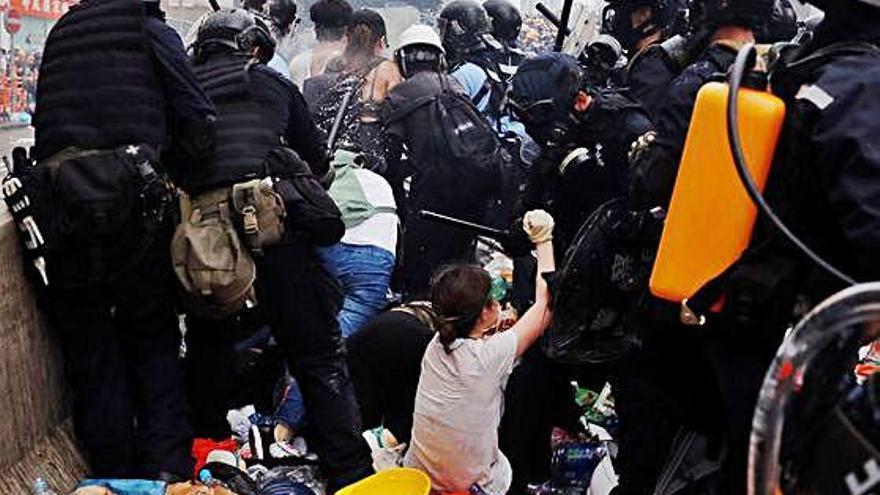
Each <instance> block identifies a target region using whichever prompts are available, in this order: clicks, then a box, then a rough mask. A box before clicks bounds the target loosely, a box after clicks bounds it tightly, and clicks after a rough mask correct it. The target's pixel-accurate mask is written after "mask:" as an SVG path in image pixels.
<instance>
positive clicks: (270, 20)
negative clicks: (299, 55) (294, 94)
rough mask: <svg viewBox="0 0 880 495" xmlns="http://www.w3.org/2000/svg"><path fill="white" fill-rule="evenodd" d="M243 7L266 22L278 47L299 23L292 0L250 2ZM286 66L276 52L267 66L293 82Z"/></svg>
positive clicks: (285, 62) (285, 61) (286, 63)
mask: <svg viewBox="0 0 880 495" xmlns="http://www.w3.org/2000/svg"><path fill="white" fill-rule="evenodd" d="M244 7H245V9H247V10H248V11H250V12H251V13H253V14H254V15H256V16H259V17H261V18H262V19H264V20H265V21H266V24H267V25H268V27H269V31H270V32H271V33H272V38H273V39H274V40H275V44H276V45H278V46H280V45H281V42H282V41H284V39H285V38H286V37H287V36H288V35H290V32H291V29H292V28H293V26H294V25H295V24H296V23H297V22H298V21H299V19H297V17H296V3H294V2H293V0H256V1H254V0H251V1H250V2H245V5H244ZM288 64H289V63H288V61H287V60H285V59H284V57H283V56H281V54H280V53H278V50H276V51H275V55H273V56H272V59H271V60H269V63H268V64H267V65H268V66H269V67H271V68H273V69H275V70H276V71H277V72H278V73H279V74H281V75H282V76H284V77H285V78H287V79H288V80H293V79H292V78H291V75H290V68H289V67H288Z"/></svg>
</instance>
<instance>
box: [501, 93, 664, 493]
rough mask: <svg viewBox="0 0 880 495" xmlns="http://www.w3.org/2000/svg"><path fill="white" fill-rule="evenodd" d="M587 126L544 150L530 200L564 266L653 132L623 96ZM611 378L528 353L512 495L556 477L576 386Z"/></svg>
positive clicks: (622, 189)
mask: <svg viewBox="0 0 880 495" xmlns="http://www.w3.org/2000/svg"><path fill="white" fill-rule="evenodd" d="M580 119H581V121H582V124H581V125H580V126H578V127H575V128H573V129H570V130H569V132H570V133H571V134H572V135H571V136H570V143H569V144H568V145H567V146H566V147H565V148H564V151H561V152H560V151H557V150H546V149H545V150H544V155H543V156H542V159H541V160H540V161H539V163H540V164H539V165H537V166H536V167H534V168H533V172H532V180H531V181H530V183H529V187H528V189H527V192H526V200H525V208H524V209H525V210H526V211H527V210H530V209H534V208H544V209H547V210H548V211H549V212H550V213H551V214H552V215H553V218H554V219H555V220H556V228H555V230H554V247H555V248H556V249H557V253H558V256H559V259H562V255H563V254H564V253H565V250H566V248H567V247H568V245H569V244H570V243H571V241H572V240H573V239H574V237H575V236H576V234H577V232H578V230H579V229H580V227H581V224H582V223H583V222H584V221H585V220H586V219H587V218H588V217H589V216H590V214H591V213H593V211H594V210H595V209H596V208H597V207H599V206H600V205H602V204H603V203H605V202H606V201H608V200H610V199H612V198H617V197H621V196H624V195H625V194H626V185H627V180H628V168H629V167H628V160H627V153H628V151H629V149H630V145H631V143H632V142H633V141H634V140H635V139H636V138H637V137H638V136H640V135H642V134H644V133H646V132H648V131H650V130H651V122H650V120H649V119H648V117H647V115H646V113H645V112H644V110H643V109H642V108H641V107H640V106H639V105H638V104H636V103H635V102H633V101H632V100H630V99H629V98H627V97H625V96H623V95H622V94H620V93H617V92H605V93H599V94H596V95H593V103H592V104H591V106H590V108H588V109H587V112H586V114H584V115H583V116H581V117H580ZM579 147H580V148H585V149H586V150H587V151H588V153H589V158H588V159H587V160H585V161H583V162H581V163H578V164H572V165H571V166H570V167H569V168H568V169H566V171H565V173H564V174H562V175H561V176H560V173H559V163H560V162H561V160H562V158H563V156H561V155H564V154H566V153H567V152H568V150H573V149H575V148H579ZM541 162H542V163H541ZM605 371H606V370H604V369H603V370H600V369H597V368H590V369H587V368H580V367H574V366H567V365H562V364H559V363H555V362H552V361H550V360H549V359H548V358H547V357H546V356H544V355H543V353H542V351H541V350H540V349H538V348H536V349H533V350H531V351H529V352H528V353H526V355H525V356H524V358H523V362H522V364H521V365H520V366H518V367H517V368H516V369H515V370H514V372H513V375H512V376H511V378H510V381H509V382H508V386H507V389H506V393H505V411H504V416H503V417H502V421H501V430H500V438H499V441H500V445H501V449H502V451H504V453H505V455H506V456H507V457H508V459H509V460H510V463H511V466H512V467H513V476H514V480H513V488H512V491H511V493H523V491H524V489H525V486H526V485H527V484H528V483H534V482H540V481H542V479H546V477H547V476H549V459H550V446H549V443H548V441H547V439H548V438H549V436H550V433H551V431H552V428H553V427H554V426H563V427H566V428H569V429H571V428H577V422H576V420H577V410H576V408H575V407H574V401H573V399H572V395H571V394H572V389H571V385H570V382H571V380H573V379H577V380H578V381H579V383H580V385H581V386H586V387H590V388H594V389H597V388H601V386H602V385H603V384H604V382H605V376H604V373H605Z"/></svg>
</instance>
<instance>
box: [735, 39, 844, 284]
mask: <svg viewBox="0 0 880 495" xmlns="http://www.w3.org/2000/svg"><path fill="white" fill-rule="evenodd" d="M755 56H756V51H755V45H753V44H748V45H746V46H744V47H743V48H741V49H740V51H739V53H737V55H736V60H735V61H734V63H733V67H732V68H731V70H730V77H729V83H730V93H729V94H728V95H727V138H728V139H729V140H730V152H731V154H732V155H733V162H734V164H735V165H736V173H737V175H739V179H740V181H742V184H743V187H745V189H746V192H747V193H748V194H749V198H751V200H752V202H753V203H755V206H757V207H758V209H759V210H761V213H762V214H763V215H764V216H766V217H767V218H768V219H770V222H772V223H773V226H774V227H776V229H778V230H779V232H781V233H782V235H783V236H785V238H786V239H787V240H788V242H790V243H791V244H792V245H794V247H796V248H797V249H798V250H800V251H801V252H802V253H803V254H804V255H805V256H806V257H807V258H809V259H810V260H811V261H812V262H813V263H815V264H817V265H818V266H819V267H820V268H822V269H823V270H825V271H826V272H828V273H829V274H831V275H832V276H834V277H835V278H838V279H840V280H841V281H843V282H844V283H846V284H847V285H855V284H856V283H857V282H856V281H855V279H853V278H852V277H850V276H849V275H847V274H845V273H843V272H842V271H840V270H838V269H837V268H835V267H834V266H833V265H832V264H831V263H829V262H828V261H826V260H825V259H824V258H822V257H821V256H819V255H818V254H816V253H815V252H814V251H813V250H812V249H810V248H809V247H808V246H807V245H806V244H804V243H803V241H801V240H800V239H798V237H797V236H796V235H795V234H794V233H793V232H792V231H791V230H789V228H788V227H786V225H785V224H784V223H783V222H782V220H781V219H780V218H779V216H777V215H776V213H775V212H774V211H773V209H772V208H770V205H769V204H767V201H766V200H764V196H762V195H761V191H759V190H758V187H757V186H756V185H755V181H754V180H753V179H752V175H751V174H750V173H749V169H748V168H747V167H746V159H745V154H744V153H743V148H742V140H741V139H740V135H739V126H738V125H737V123H738V122H739V100H738V98H737V95H738V94H739V89H740V86H742V80H743V77H744V76H745V73H746V71H747V70H748V68H749V66H751V65H752V64H754V60H755Z"/></svg>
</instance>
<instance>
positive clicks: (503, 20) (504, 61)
mask: <svg viewBox="0 0 880 495" xmlns="http://www.w3.org/2000/svg"><path fill="white" fill-rule="evenodd" d="M483 8H484V9H486V13H487V14H489V19H490V21H491V23H492V36H494V37H495V39H496V40H497V41H498V42H499V43H501V50H500V51H499V52H498V55H499V56H500V60H499V62H498V65H499V68H500V69H501V72H502V74H503V75H504V78H505V79H508V80H509V79H510V78H511V77H513V75H514V74H515V73H516V68H517V66H519V64H520V63H522V61H523V60H524V59H525V58H526V54H525V52H523V51H522V50H521V49H520V48H519V32H520V30H521V29H522V16H521V15H520V13H519V10H518V9H517V8H516V7H515V6H514V5H513V4H512V3H510V2H508V1H507V0H486V1H485V2H483Z"/></svg>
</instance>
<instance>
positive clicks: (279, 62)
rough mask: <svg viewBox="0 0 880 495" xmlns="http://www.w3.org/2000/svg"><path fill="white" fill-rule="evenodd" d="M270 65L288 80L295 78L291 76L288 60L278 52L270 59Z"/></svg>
mask: <svg viewBox="0 0 880 495" xmlns="http://www.w3.org/2000/svg"><path fill="white" fill-rule="evenodd" d="M266 65H268V66H269V67H270V68H272V69H275V72H277V73H279V74H281V75H282V76H283V77H284V78H285V79H287V80H288V81H293V78H292V77H290V68H289V67H288V65H287V60H284V57H282V56H281V55H279V54H278V53H276V54H275V56H274V57H272V60H270V61H269V63H268V64H266Z"/></svg>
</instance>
